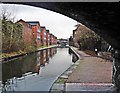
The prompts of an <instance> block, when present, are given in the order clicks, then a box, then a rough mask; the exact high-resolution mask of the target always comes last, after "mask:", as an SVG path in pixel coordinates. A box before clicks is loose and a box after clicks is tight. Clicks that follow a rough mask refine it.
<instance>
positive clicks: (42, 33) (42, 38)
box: [41, 26, 46, 46]
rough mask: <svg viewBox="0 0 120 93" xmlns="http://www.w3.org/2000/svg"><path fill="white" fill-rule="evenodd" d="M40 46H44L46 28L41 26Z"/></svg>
mask: <svg viewBox="0 0 120 93" xmlns="http://www.w3.org/2000/svg"><path fill="white" fill-rule="evenodd" d="M41 45H42V46H46V28H45V26H41Z"/></svg>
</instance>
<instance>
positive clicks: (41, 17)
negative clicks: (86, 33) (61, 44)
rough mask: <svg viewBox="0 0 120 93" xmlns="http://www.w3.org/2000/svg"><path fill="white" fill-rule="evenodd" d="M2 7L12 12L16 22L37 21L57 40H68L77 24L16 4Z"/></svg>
mask: <svg viewBox="0 0 120 93" xmlns="http://www.w3.org/2000/svg"><path fill="white" fill-rule="evenodd" d="M2 6H4V7H6V8H7V9H8V11H10V12H12V14H14V15H15V16H16V20H19V19H23V20H25V21H39V22H40V25H41V26H46V28H47V29H49V30H50V32H51V33H53V34H54V35H55V36H57V37H58V38H69V37H70V35H71V34H72V30H73V29H75V27H74V25H76V24H77V21H75V20H73V19H71V18H69V17H66V16H64V15H61V14H59V13H55V12H52V11H49V10H46V9H42V8H38V7H32V6H26V5H16V4H14V5H13V4H4V5H3V4H2Z"/></svg>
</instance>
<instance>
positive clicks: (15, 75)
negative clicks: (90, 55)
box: [2, 48, 77, 92]
mask: <svg viewBox="0 0 120 93" xmlns="http://www.w3.org/2000/svg"><path fill="white" fill-rule="evenodd" d="M76 60H77V57H76V56H75V54H74V53H72V52H71V50H70V49H69V48H50V49H45V50H42V51H39V52H36V53H33V54H28V55H26V56H23V57H19V58H17V59H14V60H10V61H8V62H4V63H3V64H2V84H3V85H2V91H4V92H5V91H49V89H50V87H51V86H52V84H53V83H54V81H55V80H56V79H57V78H58V76H59V75H60V74H62V73H63V72H64V71H65V70H66V69H68V68H69V67H70V66H71V65H72V64H74V62H75V61H76Z"/></svg>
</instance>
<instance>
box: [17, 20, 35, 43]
mask: <svg viewBox="0 0 120 93" xmlns="http://www.w3.org/2000/svg"><path fill="white" fill-rule="evenodd" d="M17 22H18V23H20V24H21V25H22V27H23V40H24V42H25V43H26V44H28V45H30V44H32V43H33V33H32V26H31V25H30V24H28V23H26V22H25V21H24V20H22V19H20V20H19V21H17Z"/></svg>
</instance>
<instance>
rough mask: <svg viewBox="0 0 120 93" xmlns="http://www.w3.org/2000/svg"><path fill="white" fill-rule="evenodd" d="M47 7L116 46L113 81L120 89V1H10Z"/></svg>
mask: <svg viewBox="0 0 120 93" xmlns="http://www.w3.org/2000/svg"><path fill="white" fill-rule="evenodd" d="M9 3H15V4H25V5H31V6H36V7H41V8H45V9H48V10H52V11H54V12H58V13H61V14H63V15H66V16H68V17H70V18H72V19H74V20H76V21H78V22H80V23H82V24H84V25H86V26H87V27H89V28H90V29H92V30H93V31H95V32H96V33H97V34H99V35H100V36H101V37H103V38H104V39H105V40H106V41H107V42H108V43H109V44H111V45H112V47H113V48H114V51H113V57H114V60H113V64H114V65H113V72H114V73H113V81H114V84H115V85H116V86H117V88H119V89H120V46H119V41H120V36H119V35H120V33H119V30H120V26H119V25H118V24H119V22H118V19H119V9H120V3H117V2H116V3H115V2H114V3H112V2H106V3H105V2H104V3H93V2H92V3H90V2H89V3H83V2H81V3H78V2H74V3H73V2H69V3H68V2H64V3H63V2H46V3H45V2H9Z"/></svg>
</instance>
